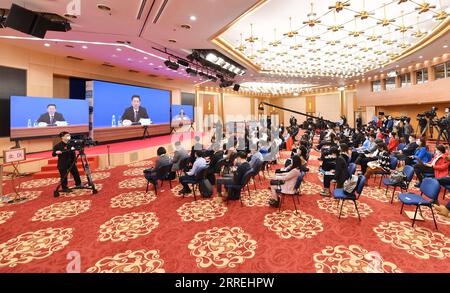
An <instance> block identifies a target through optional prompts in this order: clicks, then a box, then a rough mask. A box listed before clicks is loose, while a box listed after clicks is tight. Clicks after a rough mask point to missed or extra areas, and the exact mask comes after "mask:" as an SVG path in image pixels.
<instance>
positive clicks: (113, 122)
mask: <svg viewBox="0 0 450 293" xmlns="http://www.w3.org/2000/svg"><path fill="white" fill-rule="evenodd" d="M111 126H112V127H116V115H112V122H111Z"/></svg>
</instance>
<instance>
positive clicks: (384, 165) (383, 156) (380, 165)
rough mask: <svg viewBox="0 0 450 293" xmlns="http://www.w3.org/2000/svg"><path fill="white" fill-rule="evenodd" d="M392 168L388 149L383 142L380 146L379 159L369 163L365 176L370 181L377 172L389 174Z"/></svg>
mask: <svg viewBox="0 0 450 293" xmlns="http://www.w3.org/2000/svg"><path fill="white" fill-rule="evenodd" d="M390 166H391V158H390V157H389V151H388V147H387V145H386V144H385V143H384V142H382V143H380V144H378V159H377V160H376V161H371V162H369V163H367V169H366V173H365V174H364V176H365V177H366V179H367V180H369V178H370V177H371V176H372V175H373V174H375V173H377V172H386V173H388V172H389V171H390Z"/></svg>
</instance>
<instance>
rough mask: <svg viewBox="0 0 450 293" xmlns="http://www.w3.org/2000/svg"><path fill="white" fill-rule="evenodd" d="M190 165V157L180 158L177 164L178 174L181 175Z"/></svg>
mask: <svg viewBox="0 0 450 293" xmlns="http://www.w3.org/2000/svg"><path fill="white" fill-rule="evenodd" d="M190 165H191V157H186V158H184V159H182V160H181V161H180V164H179V169H178V176H181V174H183V172H186V171H188V170H189V166H190Z"/></svg>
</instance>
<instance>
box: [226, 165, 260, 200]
mask: <svg viewBox="0 0 450 293" xmlns="http://www.w3.org/2000/svg"><path fill="white" fill-rule="evenodd" d="M254 172H255V171H254V170H253V169H250V170H248V171H247V172H246V173H245V174H244V176H243V177H242V181H241V183H240V184H233V183H230V184H225V188H226V189H227V191H228V197H227V204H228V200H229V197H230V196H229V195H230V193H231V192H232V191H234V192H239V200H240V201H241V206H244V203H243V202H242V196H241V194H240V193H241V192H242V190H243V189H245V187H247V191H248V198H249V200H251V198H252V195H251V193H250V187H248V183H249V182H250V179H251V178H252V176H253V174H254Z"/></svg>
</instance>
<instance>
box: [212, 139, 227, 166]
mask: <svg viewBox="0 0 450 293" xmlns="http://www.w3.org/2000/svg"><path fill="white" fill-rule="evenodd" d="M211 150H212V151H213V154H212V155H211V157H210V160H209V166H211V167H213V169H214V168H215V167H216V165H217V163H218V162H219V161H220V160H223V155H224V152H223V150H222V146H221V145H220V144H219V143H213V144H212V145H211Z"/></svg>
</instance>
